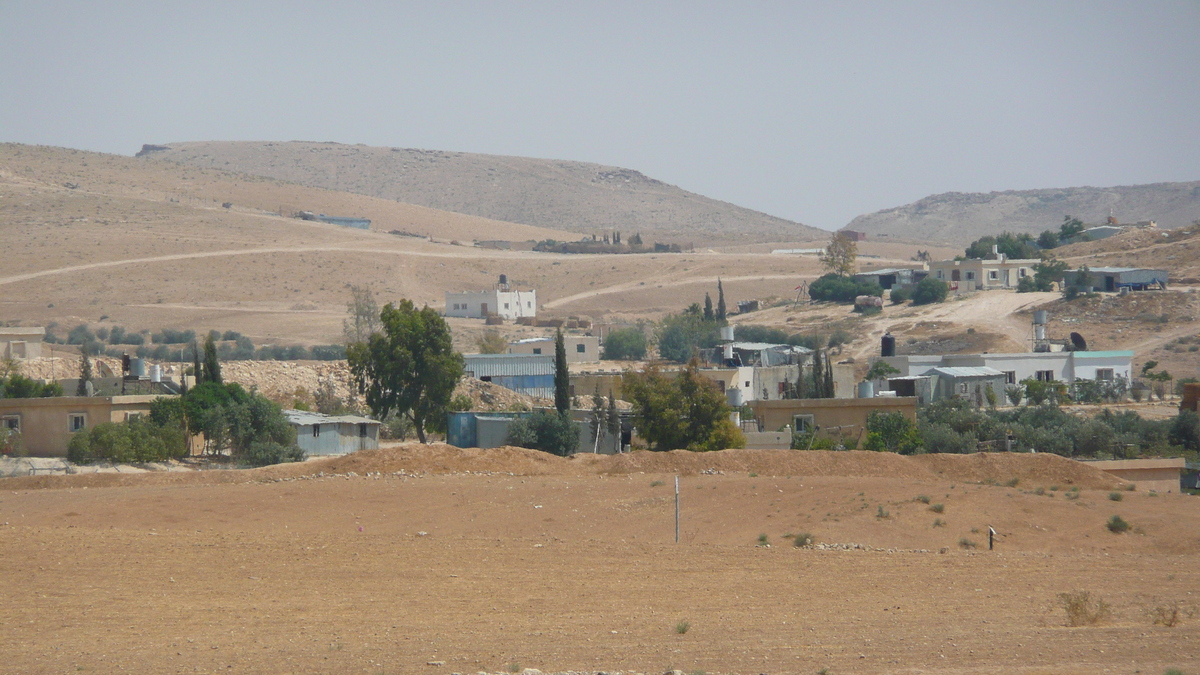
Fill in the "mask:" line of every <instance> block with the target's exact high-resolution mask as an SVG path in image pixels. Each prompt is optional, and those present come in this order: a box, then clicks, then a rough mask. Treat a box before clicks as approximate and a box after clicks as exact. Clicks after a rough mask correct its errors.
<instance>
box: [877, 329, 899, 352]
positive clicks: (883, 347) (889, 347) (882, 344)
mask: <svg viewBox="0 0 1200 675" xmlns="http://www.w3.org/2000/svg"><path fill="white" fill-rule="evenodd" d="M879 355H880V356H895V355H896V338H895V337H893V336H892V334H891V333H885V334H884V336H883V338H882V339H880V341H879Z"/></svg>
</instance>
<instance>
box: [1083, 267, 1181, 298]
mask: <svg viewBox="0 0 1200 675" xmlns="http://www.w3.org/2000/svg"><path fill="white" fill-rule="evenodd" d="M1082 274H1083V270H1067V271H1066V272H1064V273H1063V284H1064V286H1080V285H1082V286H1085V287H1088V288H1091V289H1092V290H1094V291H1102V292H1105V293H1117V292H1120V291H1121V289H1123V288H1128V289H1129V290H1131V291H1145V290H1149V289H1156V288H1157V289H1165V288H1166V287H1167V280H1168V276H1169V275H1168V273H1167V270H1155V269H1149V268H1146V267H1093V268H1090V269H1089V270H1088V271H1087V280H1086V281H1084V280H1082V279H1081V278H1080V277H1081V275H1082Z"/></svg>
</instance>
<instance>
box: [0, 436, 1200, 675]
mask: <svg viewBox="0 0 1200 675" xmlns="http://www.w3.org/2000/svg"><path fill="white" fill-rule="evenodd" d="M676 476H679V482H680V493H681V494H680V497H679V504H680V527H679V541H678V543H676V541H675V520H674V505H675V496H674V479H675V477H676ZM0 487H2V488H3V494H2V495H0V533H3V536H0V574H3V575H4V578H5V579H6V581H7V586H6V593H7V595H6V602H4V603H0V623H3V625H4V626H5V631H4V632H3V634H2V635H0V646H3V647H4V649H5V659H6V660H5V669H6V670H8V671H11V672H20V673H59V672H77V671H85V672H102V673H109V672H113V673H115V672H175V671H180V672H183V671H186V672H194V671H199V672H214V671H218V670H222V671H236V672H242V673H279V672H295V673H306V672H369V673H414V672H415V673H429V674H430V675H450V674H451V673H477V672H480V671H483V672H487V673H513V672H521V671H522V670H523V669H525V668H537V669H539V670H541V671H543V672H547V673H561V672H568V671H570V672H574V673H583V672H586V673H597V672H600V671H603V672H607V673H616V672H625V673H663V672H670V671H672V670H675V669H678V670H680V671H682V672H699V671H703V672H708V673H724V674H734V673H738V674H747V675H754V674H756V673H809V674H810V673H818V672H821V671H822V670H824V671H825V672H829V673H929V674H931V675H969V674H971V675H973V674H977V673H985V672H986V673H1015V674H1019V675H1043V674H1044V675H1050V674H1053V675H1091V674H1093V673H1101V672H1106V671H1107V672H1113V673H1134V672H1142V673H1162V672H1164V671H1165V670H1167V669H1168V668H1179V669H1182V671H1183V672H1187V673H1191V672H1194V671H1195V668H1196V667H1197V666H1198V665H1200V659H1197V657H1196V654H1195V649H1194V645H1195V643H1196V641H1197V640H1200V618H1198V617H1197V614H1196V611H1197V609H1198V604H1200V601H1198V600H1197V598H1200V571H1198V570H1200V567H1197V565H1196V556H1197V550H1198V547H1200V538H1198V537H1197V534H1196V533H1197V528H1198V527H1200V515H1198V514H1200V511H1197V509H1196V508H1195V503H1194V502H1195V501H1196V499H1197V498H1196V497H1190V496H1186V495H1179V494H1175V493H1172V494H1163V495H1152V494H1148V493H1143V492H1140V491H1132V492H1129V491H1125V490H1122V489H1121V487H1122V486H1121V485H1120V484H1119V483H1118V482H1117V481H1115V480H1114V479H1112V478H1111V477H1108V476H1106V475H1105V474H1103V473H1101V472H1099V471H1097V470H1096V469H1094V468H1092V467H1089V466H1087V465H1086V464H1082V463H1077V462H1074V461H1071V460H1068V459H1064V458H1061V457H1056V456H1051V455H1028V454H1023V455H988V454H978V455H971V456H926V457H912V458H909V457H901V456H897V455H891V454H887V453H868V452H839V453H833V452H819V451H818V452H784V451H747V450H733V451H723V452H715V453H687V452H684V451H679V452H672V453H648V452H639V453H633V454H629V455H622V456H616V457H596V456H586V455H585V456H579V457H576V458H574V459H563V458H558V457H553V456H550V455H546V454H543V453H539V452H537V451H532V450H523V449H517V448H497V449H493V450H458V449H455V448H450V447H447V446H442V445H432V446H422V445H419V444H410V445H402V446H394V447H388V448H384V449H381V450H379V451H374V452H363V453H357V454H355V455H349V456H346V457H342V458H336V459H323V460H313V461H311V462H306V463H304V464H299V465H284V466H276V467H267V468H263V469H257V470H252V471H219V470H218V471H196V472H170V473H167V472H160V473H154V474H138V475H129V474H125V475H120V474H89V475H76V476H31V477H24V478H6V479H0ZM1114 490H1117V491H1116V492H1114ZM1110 494H1117V495H1118V496H1120V497H1121V499H1120V501H1116V500H1114V499H1112V498H1111V497H1110ZM1114 515H1119V516H1121V518H1122V519H1123V520H1124V521H1126V522H1127V523H1128V524H1129V525H1130V530H1129V531H1128V532H1125V533H1123V534H1114V533H1113V532H1111V531H1109V529H1108V528H1107V527H1106V525H1105V523H1106V522H1107V521H1108V520H1109V519H1110V518H1111V517H1112V516H1114ZM989 526H990V527H993V528H995V530H996V532H997V537H996V541H995V549H994V550H988V543H987V542H988V528H989ZM797 536H800V537H803V539H802V540H801V543H804V542H805V541H811V545H810V546H807V547H804V546H796V545H795V541H796V538H797ZM1085 593H1086V594H1087V601H1086V602H1080V601H1078V600H1076V601H1073V602H1072V603H1065V602H1064V599H1063V596H1064V595H1066V596H1067V597H1068V599H1070V598H1076V599H1078V598H1080V597H1082V596H1081V595H1080V594H1085ZM1100 602H1103V606H1101V605H1100V604H1099V603H1100ZM1068 607H1075V608H1077V609H1079V610H1082V611H1077V612H1076V613H1075V614H1074V615H1072V614H1069V613H1068V611H1067V608H1068ZM1072 616H1075V621H1072V618H1071V617H1072Z"/></svg>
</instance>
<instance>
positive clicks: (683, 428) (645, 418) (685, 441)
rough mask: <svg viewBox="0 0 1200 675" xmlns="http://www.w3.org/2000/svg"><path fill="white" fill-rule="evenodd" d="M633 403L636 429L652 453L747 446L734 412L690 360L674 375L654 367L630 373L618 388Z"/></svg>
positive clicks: (697, 365)
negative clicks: (656, 451) (684, 449)
mask: <svg viewBox="0 0 1200 675" xmlns="http://www.w3.org/2000/svg"><path fill="white" fill-rule="evenodd" d="M621 388H622V391H623V392H624V396H625V398H626V399H628V400H629V401H630V402H632V403H633V418H634V426H635V427H636V428H637V431H638V435H639V436H641V437H642V438H644V439H646V441H647V442H648V443H650V446H651V449H652V450H659V451H662V450H678V449H683V448H686V449H688V450H694V451H708V450H723V449H726V448H739V447H742V446H743V445H745V438H744V437H743V436H742V432H741V430H740V429H738V428H737V426H736V425H735V424H734V423H733V422H732V421H731V420H730V413H731V412H732V409H731V408H730V407H729V404H728V403H727V402H726V400H725V396H724V395H723V394H722V393H721V391H720V390H719V389H718V388H717V385H716V383H715V382H713V381H712V380H710V379H708V378H706V377H704V376H703V375H701V374H700V363H699V361H697V360H696V359H693V360H692V361H690V362H689V363H688V364H687V366H686V367H685V368H684V369H683V371H682V372H680V373H679V374H678V376H674V374H666V373H663V372H662V371H660V370H659V369H657V368H655V367H651V368H647V369H646V370H645V371H644V372H641V373H636V372H628V373H626V374H625V376H624V377H623V378H622V383H621Z"/></svg>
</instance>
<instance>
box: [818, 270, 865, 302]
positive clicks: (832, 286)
mask: <svg viewBox="0 0 1200 675" xmlns="http://www.w3.org/2000/svg"><path fill="white" fill-rule="evenodd" d="M860 295H873V296H875V297H877V298H879V297H883V287H882V286H880V285H879V284H877V283H874V282H867V281H863V280H861V279H855V278H854V277H844V276H841V275H840V274H833V273H830V274H826V275H824V276H822V277H821V278H819V279H817V280H816V281H814V282H812V284H810V285H809V287H808V296H809V297H810V298H812V299H813V300H823V301H827V302H841V303H851V302H854V298H856V297H858V296H860Z"/></svg>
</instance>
